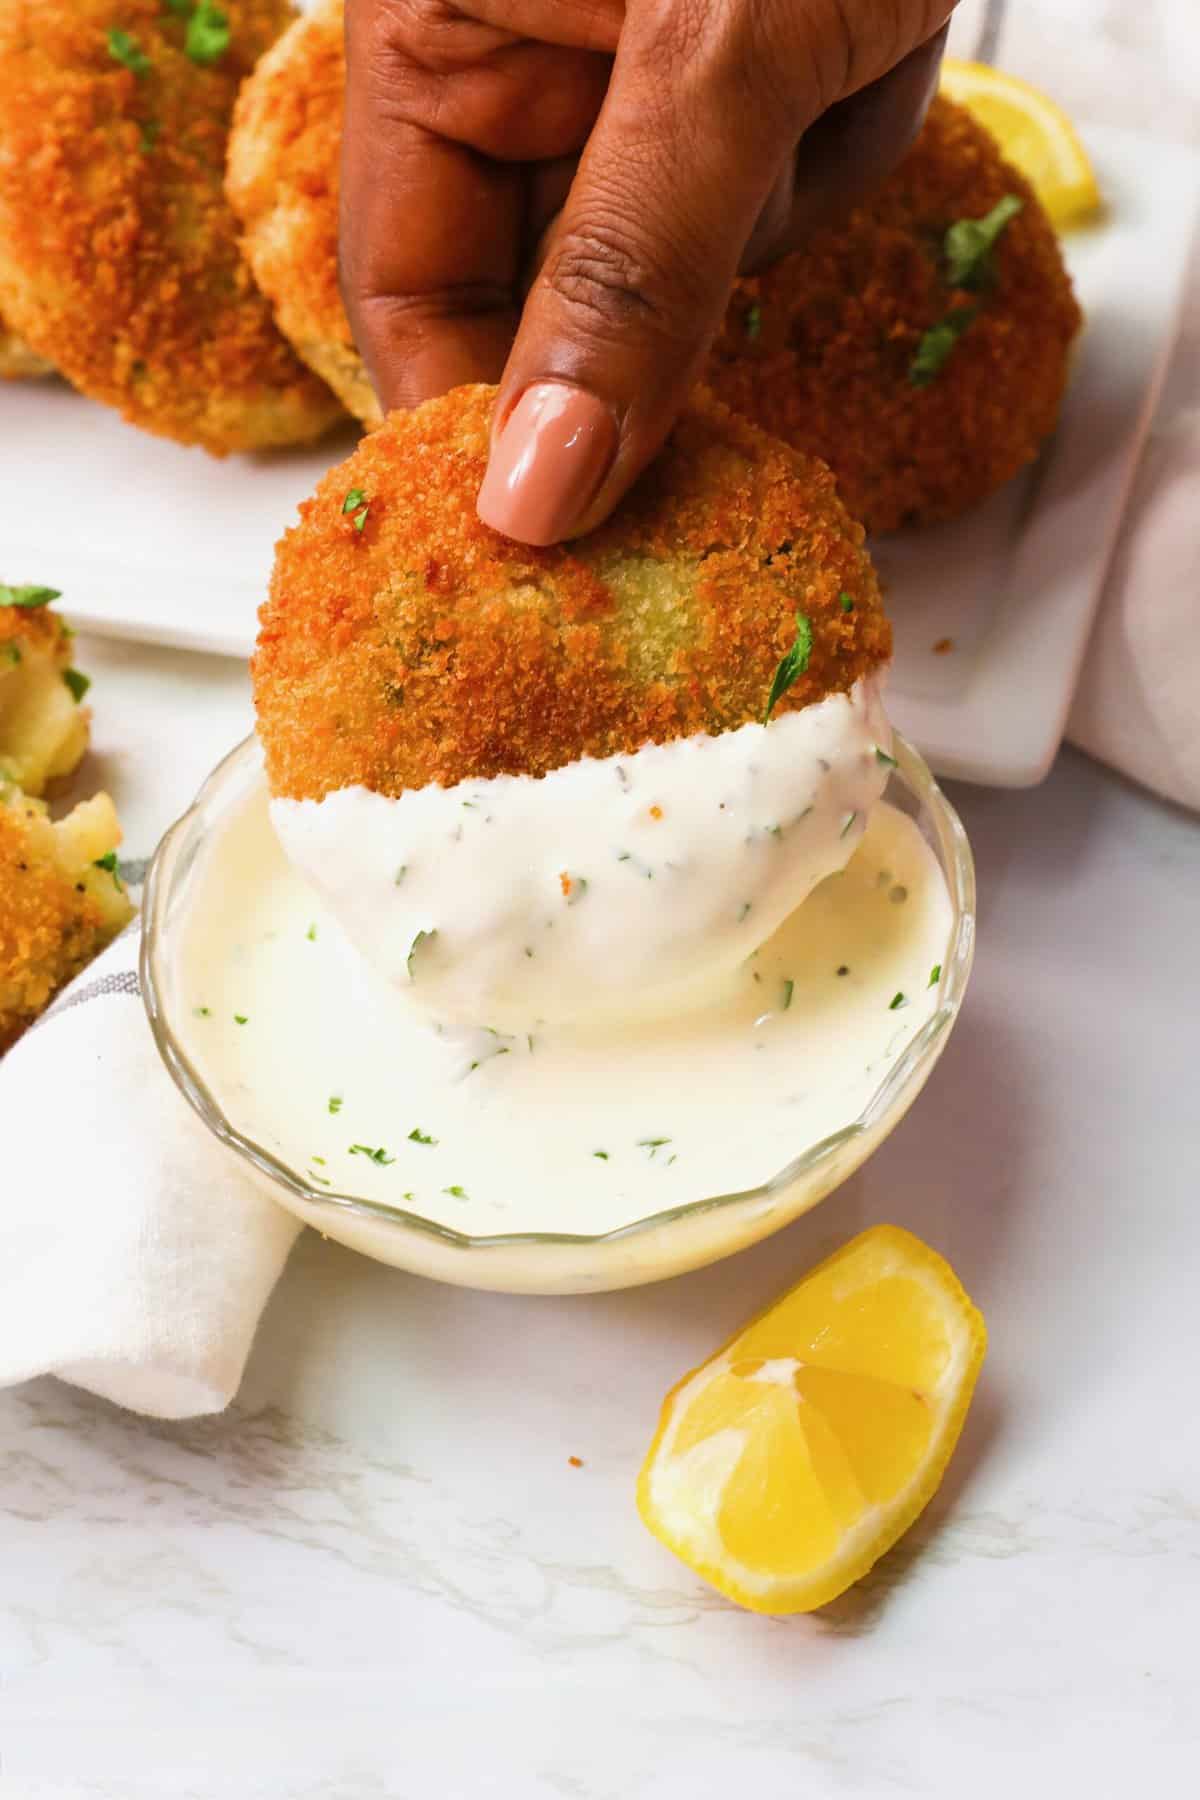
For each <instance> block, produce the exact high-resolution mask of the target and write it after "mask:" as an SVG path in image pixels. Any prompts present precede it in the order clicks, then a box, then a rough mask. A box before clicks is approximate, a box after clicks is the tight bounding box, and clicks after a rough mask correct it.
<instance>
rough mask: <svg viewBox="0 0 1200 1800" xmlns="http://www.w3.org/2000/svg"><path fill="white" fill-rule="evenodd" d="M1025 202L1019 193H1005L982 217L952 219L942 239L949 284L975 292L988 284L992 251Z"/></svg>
mask: <svg viewBox="0 0 1200 1800" xmlns="http://www.w3.org/2000/svg"><path fill="white" fill-rule="evenodd" d="M1024 204H1025V202H1024V201H1023V200H1022V199H1021V198H1020V196H1019V195H1017V194H1005V195H1004V198H1003V199H1002V200H997V202H996V204H995V206H993V208H992V210H991V212H989V213H985V214H984V216H983V218H982V219H956V220H955V221H954V224H953V225H951V226H950V228H949V230H948V231H947V232H946V236H945V238H944V239H943V240H942V254H943V255H944V257H945V259H946V285H947V286H948V287H955V288H968V289H970V290H972V291H977V290H978V289H979V288H981V287H986V286H987V283H988V282H989V281H990V280H991V278H992V261H991V258H992V250H993V248H994V246H995V244H996V242H997V241H998V239H999V237H1000V234H1001V232H1002V231H1003V230H1004V228H1005V226H1006V225H1007V224H1008V223H1009V222H1010V221H1011V220H1012V219H1015V218H1016V216H1017V214H1018V213H1019V212H1020V211H1021V208H1022V207H1023V206H1024Z"/></svg>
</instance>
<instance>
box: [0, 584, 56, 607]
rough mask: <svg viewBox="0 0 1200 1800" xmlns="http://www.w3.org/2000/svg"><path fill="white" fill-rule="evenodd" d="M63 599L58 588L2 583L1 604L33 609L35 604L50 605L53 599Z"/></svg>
mask: <svg viewBox="0 0 1200 1800" xmlns="http://www.w3.org/2000/svg"><path fill="white" fill-rule="evenodd" d="M61 599H62V595H61V594H60V593H59V591H58V589H57V588H48V587H5V586H4V585H3V583H0V606H23V607H26V608H28V609H29V610H31V611H32V609H33V608H34V607H35V606H48V605H49V604H50V602H51V600H61Z"/></svg>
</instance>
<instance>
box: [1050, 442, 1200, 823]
mask: <svg viewBox="0 0 1200 1800" xmlns="http://www.w3.org/2000/svg"><path fill="white" fill-rule="evenodd" d="M1067 735H1068V736H1069V738H1070V739H1071V742H1072V743H1074V744H1077V745H1078V746H1079V748H1080V749H1081V750H1086V751H1088V753H1089V754H1090V755H1092V756H1096V757H1099V758H1100V760H1101V761H1102V762H1106V763H1109V764H1111V766H1112V767H1113V768H1115V769H1119V770H1121V771H1122V773H1123V774H1126V775H1131V776H1132V777H1133V778H1134V780H1135V781H1140V782H1142V783H1143V784H1144V785H1145V786H1146V787H1149V788H1153V789H1154V791H1155V792H1156V793H1158V794H1163V795H1165V796H1166V798H1167V799H1169V800H1175V801H1177V802H1178V803H1179V804H1180V805H1181V806H1190V807H1195V808H1197V809H1200V409H1194V410H1192V411H1190V412H1185V413H1182V414H1180V415H1179V416H1177V417H1176V419H1175V420H1174V421H1173V422H1172V424H1171V425H1170V426H1169V427H1168V428H1167V429H1165V430H1160V431H1157V432H1156V433H1155V434H1154V435H1153V436H1152V437H1151V439H1150V441H1149V443H1148V444H1147V446H1146V451H1145V454H1144V456H1143V459H1142V466H1141V469H1140V471H1139V474H1138V480H1137V485H1136V488H1135V490H1134V493H1133V496H1132V499H1131V502H1130V506H1129V511H1128V512H1127V514H1126V518H1125V524H1124V529H1123V531H1122V535H1121V539H1120V542H1119V544H1118V546H1117V551H1116V556H1115V558H1114V561H1113V566H1112V569H1111V570H1110V572H1109V577H1108V582H1107V585H1106V587H1105V592H1104V599H1103V601H1102V603H1101V607H1100V612H1099V615H1098V617H1097V620H1096V626H1095V629H1094V631H1093V633H1092V638H1091V642H1090V643H1089V645H1088V652H1087V657H1086V659H1085V662H1084V666H1083V672H1082V674H1081V676H1080V681H1079V687H1078V689H1077V690H1076V694H1075V702H1074V705H1073V706H1072V709H1071V716H1070V720H1069V722H1068V727H1067Z"/></svg>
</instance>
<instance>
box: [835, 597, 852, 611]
mask: <svg viewBox="0 0 1200 1800" xmlns="http://www.w3.org/2000/svg"><path fill="white" fill-rule="evenodd" d="M838 605H839V606H840V607H841V609H842V611H843V612H853V611H854V602H853V600H852V599H851V598H850V596H849V594H839V595H838Z"/></svg>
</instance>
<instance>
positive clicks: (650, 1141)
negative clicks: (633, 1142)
mask: <svg viewBox="0 0 1200 1800" xmlns="http://www.w3.org/2000/svg"><path fill="white" fill-rule="evenodd" d="M670 1141H671V1140H670V1138H639V1139H638V1141H637V1143H638V1149H639V1150H648V1151H649V1152H650V1160H651V1162H653V1161H654V1158H655V1157H656V1156H657V1155H658V1153H659V1151H660V1150H661V1149H662V1147H663V1145H664V1144H669V1143H670Z"/></svg>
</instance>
